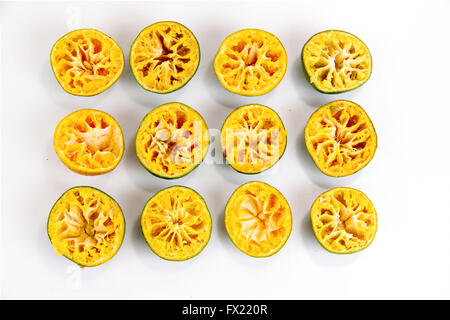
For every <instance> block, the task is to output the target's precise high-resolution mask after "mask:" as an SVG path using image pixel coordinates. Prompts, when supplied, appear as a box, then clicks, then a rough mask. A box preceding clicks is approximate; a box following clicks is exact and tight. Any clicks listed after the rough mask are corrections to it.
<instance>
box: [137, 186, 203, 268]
mask: <svg viewBox="0 0 450 320" xmlns="http://www.w3.org/2000/svg"><path fill="white" fill-rule="evenodd" d="M141 227H142V232H143V234H144V237H145V240H146V241H147V243H148V245H149V246H150V248H151V249H152V250H153V252H155V253H156V254H157V255H158V256H160V257H161V258H163V259H167V260H186V259H190V258H192V257H194V256H195V255H197V254H198V253H200V251H202V250H203V248H204V247H205V246H206V244H207V243H208V241H209V237H210V235H211V216H210V214H209V211H208V208H207V206H206V203H205V201H204V200H203V198H202V197H201V196H200V195H199V194H198V193H197V192H195V191H194V190H192V189H190V188H187V187H182V186H175V187H170V188H167V189H164V190H162V191H160V192H158V193H157V194H156V195H155V196H154V197H153V198H151V199H150V200H149V201H148V202H147V204H146V205H145V208H144V210H143V212H142V217H141Z"/></svg>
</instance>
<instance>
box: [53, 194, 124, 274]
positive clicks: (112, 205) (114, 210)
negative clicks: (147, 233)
mask: <svg viewBox="0 0 450 320" xmlns="http://www.w3.org/2000/svg"><path fill="white" fill-rule="evenodd" d="M124 232H125V223H124V219H123V215H122V211H121V210H120V208H119V206H118V205H117V203H116V202H115V201H114V200H112V199H111V198H110V197H109V196H107V195H106V194H104V193H103V192H100V191H98V190H95V189H93V188H89V187H77V188H73V189H71V190H69V191H67V192H66V193H65V194H64V195H63V196H62V197H61V198H60V199H59V200H58V202H57V203H56V205H55V206H54V207H53V209H52V211H51V213H50V219H49V235H50V239H51V242H52V244H53V247H54V248H55V250H56V252H57V253H58V254H63V255H64V256H66V257H67V258H69V259H70V260H72V261H74V262H76V263H78V264H80V265H82V266H94V265H98V264H100V263H103V262H106V261H107V260H109V259H110V258H111V257H112V256H113V255H114V254H115V253H116V252H117V250H118V249H119V247H120V244H121V243H122V239H123V235H124Z"/></svg>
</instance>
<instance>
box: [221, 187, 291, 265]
mask: <svg viewBox="0 0 450 320" xmlns="http://www.w3.org/2000/svg"><path fill="white" fill-rule="evenodd" d="M225 226H226V229H227V231H228V234H229V236H230V238H231V240H232V241H233V243H234V244H236V246H237V247H238V248H239V249H240V250H242V251H243V252H244V253H246V254H248V255H250V256H253V257H266V256H270V255H272V254H273V253H275V252H277V251H278V250H279V249H281V247H282V246H283V245H284V243H285V242H286V240H287V238H288V237H289V234H290V231H291V227H292V217H291V210H290V208H289V205H288V203H287V201H286V199H285V198H284V197H283V195H282V194H281V193H280V192H278V191H277V190H276V189H275V188H273V187H271V186H269V185H266V184H264V183H261V182H250V183H247V184H244V185H243V186H241V187H239V188H238V189H237V190H236V191H235V192H234V194H233V195H232V196H231V198H230V200H229V202H228V204H227V207H226V209H225Z"/></svg>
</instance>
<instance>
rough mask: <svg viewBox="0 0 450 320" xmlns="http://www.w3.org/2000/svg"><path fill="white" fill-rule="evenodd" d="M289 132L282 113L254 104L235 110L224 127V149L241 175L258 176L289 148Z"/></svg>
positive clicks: (222, 138)
mask: <svg viewBox="0 0 450 320" xmlns="http://www.w3.org/2000/svg"><path fill="white" fill-rule="evenodd" d="M286 136H287V131H286V130H285V128H284V126H283V123H282V121H281V119H280V117H279V116H278V114H277V113H276V112H275V111H274V110H272V109H270V108H268V107H265V106H263V105H258V104H253V105H247V106H243V107H240V108H238V109H236V110H235V111H233V112H232V113H231V114H230V115H229V116H228V118H227V119H226V120H225V123H224V124H223V127H222V132H221V140H222V149H223V152H224V154H225V156H226V159H227V161H228V163H229V164H230V165H231V167H233V168H234V169H236V170H237V171H239V172H243V173H258V172H261V171H263V170H266V169H268V168H270V167H271V166H272V165H273V164H275V162H277V161H278V159H280V157H281V156H282V155H283V153H284V150H285V148H286V141H287V138H286Z"/></svg>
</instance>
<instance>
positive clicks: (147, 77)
mask: <svg viewBox="0 0 450 320" xmlns="http://www.w3.org/2000/svg"><path fill="white" fill-rule="evenodd" d="M199 62H200V47H199V46H198V43H197V39H196V38H195V36H194V34H193V33H192V32H191V31H190V30H189V29H188V28H186V27H185V26H183V25H182V24H179V23H177V22H170V21H164V22H158V23H155V24H152V25H151V26H148V27H147V28H145V29H144V30H142V31H141V33H140V34H139V35H138V36H137V38H136V40H135V41H134V43H133V45H132V46H131V52H130V65H131V69H132V71H133V74H134V76H135V77H136V80H137V81H138V82H139V84H140V85H141V86H142V87H144V88H145V89H147V90H150V91H153V92H157V93H167V92H171V91H174V90H177V89H179V88H181V87H182V86H184V85H185V84H186V83H187V82H188V81H189V80H190V79H191V78H192V76H193V75H194V74H195V71H197V67H198V65H199Z"/></svg>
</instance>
